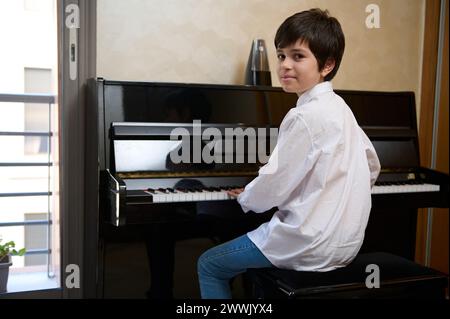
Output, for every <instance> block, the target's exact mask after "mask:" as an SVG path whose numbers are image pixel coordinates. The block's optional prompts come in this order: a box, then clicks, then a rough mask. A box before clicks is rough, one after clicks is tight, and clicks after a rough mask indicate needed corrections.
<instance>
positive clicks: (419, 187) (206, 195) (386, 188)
mask: <svg viewBox="0 0 450 319" xmlns="http://www.w3.org/2000/svg"><path fill="white" fill-rule="evenodd" d="M380 184H385V185H375V186H374V187H373V188H372V194H394V193H421V192H439V189H440V188H439V185H434V184H403V185H398V184H391V183H380ZM240 187H243V186H226V187H207V188H175V189H173V188H158V189H152V188H149V189H148V190H146V191H145V193H147V194H149V195H151V196H152V201H153V203H175V202H197V201H214V200H231V199H235V197H232V196H230V195H229V194H228V193H227V190H230V189H234V188H240Z"/></svg>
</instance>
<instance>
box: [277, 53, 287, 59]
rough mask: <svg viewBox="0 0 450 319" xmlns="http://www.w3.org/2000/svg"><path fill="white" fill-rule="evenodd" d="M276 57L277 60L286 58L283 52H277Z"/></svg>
mask: <svg viewBox="0 0 450 319" xmlns="http://www.w3.org/2000/svg"><path fill="white" fill-rule="evenodd" d="M277 58H278V60H280V61H283V60H284V59H285V58H286V56H285V55H284V54H281V53H278V54H277Z"/></svg>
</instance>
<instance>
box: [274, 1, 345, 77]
mask: <svg viewBox="0 0 450 319" xmlns="http://www.w3.org/2000/svg"><path fill="white" fill-rule="evenodd" d="M298 40H301V41H304V42H305V43H307V44H308V46H309V49H310V50H311V52H312V53H313V54H314V56H315V57H316V59H317V62H318V64H319V71H321V70H322V69H323V67H324V66H325V63H326V61H327V60H328V59H333V60H334V62H335V66H334V69H333V70H332V71H331V72H330V73H329V74H328V75H327V76H326V77H325V81H330V80H331V79H332V78H333V77H334V76H335V75H336V73H337V71H338V69H339V65H340V64H341V60H342V55H343V54H344V48H345V37H344V33H343V32H342V28H341V25H340V23H339V21H338V20H337V19H336V18H334V17H331V16H330V15H329V12H328V10H325V11H323V10H321V9H317V8H316V9H311V10H308V11H302V12H299V13H296V14H294V15H292V16H290V17H289V18H287V19H286V20H285V21H284V22H283V23H282V24H281V26H280V27H279V28H278V31H277V34H276V35H275V41H274V42H275V48H276V49H279V48H285V47H287V46H289V45H292V44H294V43H295V42H297V41H298Z"/></svg>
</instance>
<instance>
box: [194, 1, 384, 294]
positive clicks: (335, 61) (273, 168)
mask: <svg viewBox="0 0 450 319" xmlns="http://www.w3.org/2000/svg"><path fill="white" fill-rule="evenodd" d="M275 47H276V49H277V56H278V76H279V79H280V83H281V85H282V87H283V90H284V91H286V92H295V93H297V94H298V96H299V99H298V102H297V106H296V107H295V108H293V109H291V110H290V111H289V112H288V113H287V114H286V116H285V118H284V119H283V122H282V123H281V125H280V131H279V136H278V142H277V146H276V148H275V150H274V153H275V152H276V153H277V154H278V158H275V156H273V154H272V156H271V158H270V159H269V161H268V163H267V164H266V165H265V166H264V167H262V168H261V169H260V171H259V176H258V177H257V178H255V179H254V180H253V181H252V182H251V183H250V184H248V185H247V186H246V187H245V190H243V189H236V190H233V191H231V192H230V194H231V195H234V196H237V200H238V202H239V204H240V205H241V206H242V208H243V210H244V211H245V212H247V211H249V210H252V211H254V212H257V213H260V212H264V211H267V210H269V209H270V208H272V207H277V208H278V211H277V212H276V213H275V214H274V215H273V217H272V219H271V220H270V221H269V222H267V223H265V224H262V225H261V226H259V227H258V228H257V229H255V230H253V231H251V232H249V233H247V234H246V235H244V236H241V237H238V238H236V239H234V240H231V241H229V242H226V243H224V244H222V245H219V246H217V247H214V248H211V249H209V250H208V251H206V252H205V253H204V254H203V255H202V256H201V257H200V258H199V261H198V275H199V281H200V290H201V296H202V298H231V290H230V287H229V280H230V279H231V278H233V277H234V276H236V275H238V274H240V273H243V272H245V271H246V270H247V269H248V268H263V267H278V268H286V269H294V270H301V271H330V270H333V269H336V268H339V267H344V266H346V265H347V264H348V263H350V262H351V261H352V260H353V259H354V258H355V256H356V254H357V253H358V251H359V249H360V247H361V245H362V242H363V239H364V232H365V228H366V225H367V221H368V218H369V213H370V209H371V187H372V186H373V184H374V183H375V180H376V178H377V177H378V174H379V171H380V163H379V160H378V157H377V155H376V153H375V150H374V148H373V146H372V144H371V142H370V141H369V139H368V138H367V136H366V135H365V134H364V132H363V131H362V130H361V128H360V127H359V126H358V123H357V122H356V120H355V118H354V116H353V114H352V112H351V110H350V109H349V107H348V106H347V105H346V103H345V102H344V100H342V99H341V98H340V97H339V96H337V95H336V94H335V93H334V92H333V88H332V85H331V82H329V81H330V80H331V79H332V78H333V77H334V76H335V74H336V72H337V70H338V68H339V65H340V62H341V59H342V55H343V52H344V47H345V39H344V34H343V32H342V29H341V26H340V24H339V22H338V21H337V20H336V19H335V18H333V17H330V16H329V15H328V12H327V11H322V10H320V9H312V10H309V11H303V12H300V13H297V14H295V15H293V16H291V17H289V18H288V19H286V21H284V22H283V23H282V25H281V26H280V27H279V29H278V31H277V34H276V36H275ZM268 172H270V173H268ZM266 173H267V174H266Z"/></svg>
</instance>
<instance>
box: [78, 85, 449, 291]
mask: <svg viewBox="0 0 450 319" xmlns="http://www.w3.org/2000/svg"><path fill="white" fill-rule="evenodd" d="M90 88H91V90H90V92H91V95H92V96H91V99H92V101H93V102H92V107H91V108H90V111H91V112H92V114H89V116H88V123H87V129H88V131H87V136H88V137H93V136H98V140H88V146H89V149H88V152H87V167H88V168H87V171H88V178H89V176H91V177H93V179H92V180H91V181H90V182H88V185H87V187H86V194H87V195H86V197H87V198H91V202H90V203H88V208H87V211H88V214H87V215H86V216H87V218H86V228H87V229H89V233H88V238H90V241H89V242H92V243H94V245H95V247H92V248H91V249H92V250H95V251H98V250H99V256H101V255H102V254H103V251H102V249H103V247H104V246H105V245H106V244H107V242H108V241H109V240H112V238H111V237H110V234H114V233H115V232H114V229H120V228H121V227H117V226H124V225H131V224H138V225H139V224H145V223H162V222H165V223H169V222H172V221H178V220H180V219H189V218H191V217H192V216H186V215H185V214H181V215H180V214H177V213H176V212H177V211H179V210H178V209H176V208H177V207H178V208H179V207H183V205H187V204H189V202H203V201H205V202H210V201H214V202H217V203H220V201H225V200H234V199H230V198H229V196H228V194H227V193H226V190H227V189H229V188H235V187H243V186H245V185H246V184H247V183H248V182H250V181H251V180H252V179H253V178H254V177H255V176H256V175H257V172H258V168H259V164H261V163H248V162H244V163H234V164H232V165H227V164H223V165H211V164H207V163H197V164H191V165H184V164H180V165H168V163H167V160H166V159H167V155H168V151H169V150H171V149H173V145H171V144H170V142H173V141H170V138H169V135H170V134H169V132H170V130H169V129H170V128H173V127H176V126H177V125H182V124H183V123H184V125H185V126H186V127H189V125H192V122H193V120H201V121H202V123H218V124H209V125H210V126H213V127H217V128H219V129H220V128H221V127H227V126H228V127H230V126H231V127H262V128H269V127H277V126H279V124H280V123H281V120H282V119H283V117H284V115H285V114H286V113H287V112H288V110H289V109H290V108H291V107H294V106H295V104H296V100H297V96H296V95H294V94H288V93H285V92H283V91H282V90H281V89H280V88H273V87H252V86H230V85H200V84H176V83H145V82H119V81H106V80H104V79H97V80H93V81H92V82H91V83H90ZM336 93H337V94H339V95H340V96H341V97H342V98H343V99H344V100H346V102H347V104H348V105H349V106H350V107H351V108H352V111H353V113H354V114H355V117H356V119H357V121H358V123H359V124H360V126H361V127H362V128H363V129H364V131H365V132H366V134H367V135H368V136H369V138H370V139H371V141H372V142H373V144H374V147H375V149H376V150H377V153H378V156H379V158H380V162H381V165H382V171H381V174H380V176H379V178H378V180H377V183H376V185H375V186H374V188H373V190H372V194H373V196H372V207H373V209H372V212H371V216H370V220H369V224H368V227H367V230H366V238H365V240H364V244H363V247H362V251H385V252H390V253H393V254H397V255H400V256H404V257H406V258H409V259H414V249H415V236H416V219H417V209H418V208H421V207H448V194H449V183H448V175H446V174H443V173H440V172H437V171H434V170H430V169H426V168H422V167H420V163H419V147H418V134H417V124H416V109H415V99H414V94H413V93H411V92H396V93H386V92H363V91H336ZM92 163H95V164H92ZM97 163H98V165H97ZM96 176H98V177H99V178H98V179H97V178H96ZM192 180H193V181H195V183H193V184H192V183H189V181H192ZM186 181H188V183H186ZM192 185H195V186H192ZM88 193H89V194H90V195H88ZM92 194H98V196H99V198H98V197H93V198H92V196H93V195H92ZM98 205H99V207H98ZM98 211H100V214H99V213H98ZM108 236H109V237H108ZM92 250H91V251H92ZM99 260H100V261H99ZM101 260H102V258H101V257H99V258H98V259H97V260H96V258H94V257H93V258H92V260H91V263H92V265H94V264H95V267H94V268H95V269H99V273H101V272H102V265H101ZM86 276H87V278H88V277H89V274H87V275H86ZM93 276H94V275H92V274H91V277H93ZM100 278H101V276H100ZM94 282H95V280H94ZM99 285H100V286H101V285H102V283H101V279H97V287H96V288H97V289H98V288H99V287H98V286H99Z"/></svg>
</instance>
